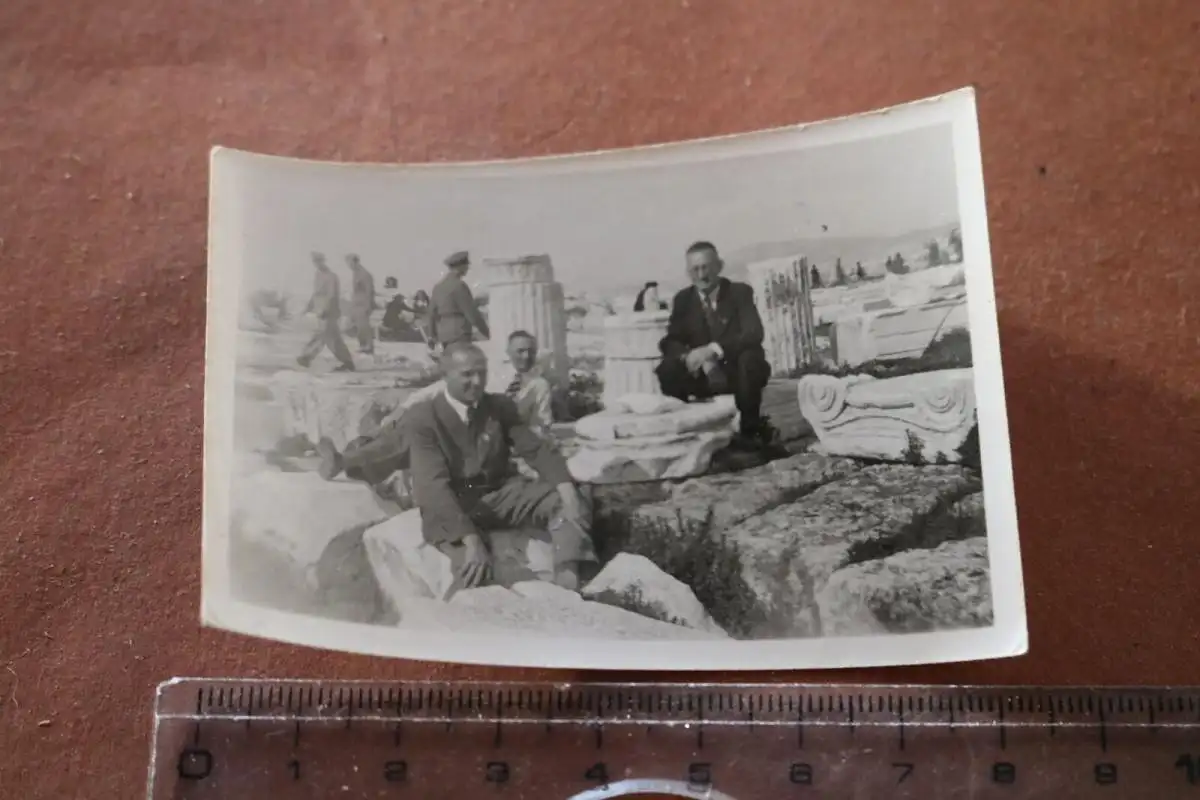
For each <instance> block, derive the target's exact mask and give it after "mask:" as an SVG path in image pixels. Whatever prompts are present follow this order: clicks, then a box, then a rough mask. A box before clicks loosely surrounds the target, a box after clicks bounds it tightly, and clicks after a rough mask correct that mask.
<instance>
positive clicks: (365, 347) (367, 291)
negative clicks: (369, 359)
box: [346, 253, 375, 355]
mask: <svg viewBox="0 0 1200 800" xmlns="http://www.w3.org/2000/svg"><path fill="white" fill-rule="evenodd" d="M346 265H347V266H348V267H350V275H351V280H352V284H351V287H352V289H351V294H350V322H351V324H353V326H354V335H355V336H356V337H357V338H358V351H359V352H360V353H364V354H366V355H370V354H371V353H374V352H375V329H374V328H373V327H371V313H372V312H373V311H374V310H375V277H374V276H373V275H372V274H371V273H370V272H368V271H367V268H366V267H364V266H363V265H362V262H361V261H360V260H359V258H358V255H357V254H355V253H351V254H350V255H348V256H346Z"/></svg>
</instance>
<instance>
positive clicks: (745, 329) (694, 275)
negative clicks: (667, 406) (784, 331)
mask: <svg viewBox="0 0 1200 800" xmlns="http://www.w3.org/2000/svg"><path fill="white" fill-rule="evenodd" d="M723 266H724V263H723V262H722V261H721V257H720V255H719V254H718V253H717V248H716V247H715V246H714V245H713V244H711V243H710V242H696V243H695V244H693V245H692V246H691V247H689V248H688V250H687V273H688V278H689V280H690V281H691V284H692V285H691V286H689V287H688V288H686V289H683V290H681V291H680V292H678V293H677V294H676V295H675V298H674V300H673V301H672V303H671V318H670V321H669V322H668V324H667V335H666V336H664V337H663V339H662V342H661V343H660V344H659V349H660V350H661V351H662V354H663V358H662V361H661V362H659V365H658V367H657V368H656V370H655V372H656V374H657V375H658V382H659V386H660V387H661V389H662V392H663V394H665V395H667V396H668V397H675V398H678V399H680V400H683V401H685V402H687V401H688V400H691V399H693V398H695V399H697V400H704V399H707V398H710V397H712V396H713V395H718V394H732V395H733V396H734V400H735V402H736V404H737V409H738V412H739V414H740V415H741V432H740V436H739V438H738V439H737V440H736V441H737V443H738V444H739V445H741V446H745V447H750V448H757V447H761V446H763V445H766V444H769V443H770V441H771V438H772V433H771V428H770V426H769V425H768V424H767V422H766V420H764V419H763V416H762V397H763V389H764V388H765V387H766V385H767V381H768V380H769V379H770V377H771V365H770V364H768V363H767V358H766V354H765V352H764V351H763V325H762V320H761V319H760V318H759V316H758V309H757V308H756V307H755V305H754V290H753V289H751V288H750V287H749V286H748V285H746V284H744V283H734V282H732V281H730V280H728V279H727V278H722V277H721V269H722V267H723Z"/></svg>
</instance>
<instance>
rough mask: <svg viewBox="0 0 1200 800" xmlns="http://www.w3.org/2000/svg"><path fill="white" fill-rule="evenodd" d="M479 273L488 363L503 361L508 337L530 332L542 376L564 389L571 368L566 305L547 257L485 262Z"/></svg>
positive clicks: (492, 259)
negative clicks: (485, 308) (488, 331)
mask: <svg viewBox="0 0 1200 800" xmlns="http://www.w3.org/2000/svg"><path fill="white" fill-rule="evenodd" d="M480 272H481V273H483V274H482V275H481V276H480V283H481V285H482V286H485V287H487V292H488V327H489V328H490V329H491V334H492V338H491V340H490V341H489V343H488V348H487V349H488V351H489V352H488V357H489V359H492V360H495V361H502V360H506V358H507V356H506V355H505V346H506V344H507V342H508V337H509V334H511V333H512V332H513V331H519V330H524V331H528V332H529V333H532V334H533V335H534V336H536V337H537V340H538V349H539V352H540V360H541V362H542V367H543V371H544V372H543V374H545V376H546V377H547V378H550V379H551V380H552V381H553V382H554V383H556V384H557V385H559V386H566V384H567V373H568V370H569V367H570V362H569V360H568V354H567V313H566V303H565V300H564V297H563V287H562V284H560V283H558V282H556V281H555V280H554V266H553V265H552V264H551V263H550V257H549V256H546V255H537V256H526V257H524V258H513V259H507V258H505V259H501V258H487V259H484V260H483V263H482V265H481V267H480Z"/></svg>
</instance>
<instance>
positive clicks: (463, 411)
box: [442, 391, 471, 422]
mask: <svg viewBox="0 0 1200 800" xmlns="http://www.w3.org/2000/svg"><path fill="white" fill-rule="evenodd" d="M442 396H443V397H445V398H446V402H447V403H449V404H450V407H451V408H453V409H454V413H455V414H458V417H459V419H461V420H462V421H463V422H466V421H467V414H468V413H469V412H470V410H471V409H470V408H469V407H468V406H465V405H463V404H462V403H460V402H458V401H457V400H455V399H454V398H453V397H451V396H450V392H448V391H443V392H442Z"/></svg>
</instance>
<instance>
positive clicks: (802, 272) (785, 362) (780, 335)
mask: <svg viewBox="0 0 1200 800" xmlns="http://www.w3.org/2000/svg"><path fill="white" fill-rule="evenodd" d="M747 272H748V273H749V276H750V285H751V286H752V287H753V289H754V304H755V306H757V308H758V314H759V316H760V317H762V323H763V332H764V336H763V349H764V350H766V353H767V361H768V363H770V365H771V371H772V373H773V374H775V375H776V376H779V377H783V376H784V375H788V374H794V373H795V372H797V371H798V370H800V369H801V368H802V367H805V366H807V365H809V364H812V363H813V362H815V361H816V357H817V347H816V334H815V332H814V330H813V329H814V322H813V304H812V286H811V281H810V279H809V267H808V259H806V258H777V259H771V260H769V261H760V262H758V263H755V264H751V265H750V266H749V267H747Z"/></svg>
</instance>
